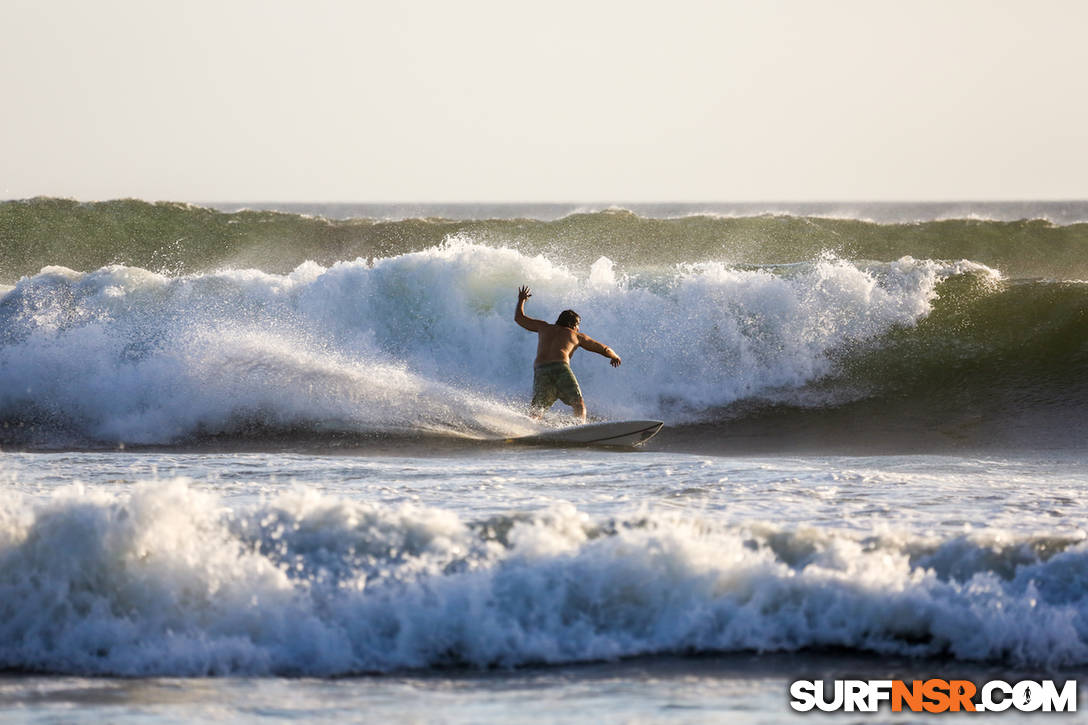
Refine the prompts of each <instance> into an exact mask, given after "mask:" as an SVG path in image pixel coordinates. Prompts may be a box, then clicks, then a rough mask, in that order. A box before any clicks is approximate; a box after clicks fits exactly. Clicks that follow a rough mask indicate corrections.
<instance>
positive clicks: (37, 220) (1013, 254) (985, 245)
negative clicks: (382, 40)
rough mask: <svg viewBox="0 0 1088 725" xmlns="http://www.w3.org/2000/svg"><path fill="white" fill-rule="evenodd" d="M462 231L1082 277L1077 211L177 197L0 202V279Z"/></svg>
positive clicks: (286, 266) (622, 246)
mask: <svg viewBox="0 0 1088 725" xmlns="http://www.w3.org/2000/svg"><path fill="white" fill-rule="evenodd" d="M458 235H460V236H464V237H468V238H472V239H474V240H476V241H478V242H481V243H485V244H488V245H492V246H508V247H512V248H516V249H518V250H520V251H522V252H523V253H525V254H530V255H535V254H546V255H547V256H549V257H550V258H552V259H554V260H556V261H562V262H563V263H564V264H566V265H568V266H571V267H582V268H588V266H589V265H591V264H592V263H593V262H594V261H596V260H597V259H598V258H599V257H600V256H602V255H603V256H607V257H608V258H610V259H612V260H613V261H615V262H616V263H617V264H620V265H622V266H623V267H625V268H627V269H633V268H636V267H639V266H647V265H649V266H653V265H661V264H676V263H692V262H705V261H724V262H727V263H731V264H755V265H765V264H781V263H790V262H796V261H801V260H809V259H813V258H815V257H816V256H818V255H819V254H821V253H823V252H831V253H833V254H835V255H836V256H839V257H842V258H845V259H857V260H875V261H884V262H890V261H893V260H896V259H899V258H900V257H902V256H904V255H909V256H912V257H915V258H917V259H970V260H973V261H975V262H979V263H981V264H985V265H987V266H989V267H993V268H995V269H1000V270H1001V271H1002V272H1003V273H1004V274H1005V275H1006V276H1008V277H1010V278H1024V277H1027V278H1039V277H1041V278H1056V279H1085V278H1088V224H1085V223H1072V224H1067V225H1056V224H1054V223H1052V222H1050V221H1045V220H1042V219H1035V220H1021V221H987V220H975V219H948V220H937V221H922V222H913V223H895V224H877V223H873V222H869V221H862V220H858V219H836V218H821V217H809V216H791V215H757V216H741V217H721V216H715V215H706V214H703V215H699V214H696V215H693V216H684V217H679V218H666V219H661V218H652V217H644V216H639V215H637V214H634V213H632V212H629V211H625V210H623V209H609V210H604V211H595V212H590V213H574V214H571V215H569V216H565V217H562V218H560V219H554V220H537V219H470V220H455V219H439V218H429V219H402V220H384V219H376V218H353V219H325V218H321V217H313V216H304V215H298V214H290V213H282V212H274V211H245V210H244V211H237V212H234V213H225V212H221V211H215V210H213V209H208V208H202V207H198V206H193V205H189V204H179V203H165V202H160V203H149V202H144V201H139V200H131V199H129V200H118V201H106V202H93V203H81V202H76V201H72V200H66V199H52V198H38V199H30V200H26V201H7V202H0V284H13V283H14V282H15V280H17V279H18V278H19V277H21V276H24V275H32V274H36V273H37V272H38V271H39V270H40V269H41V268H43V267H45V266H49V265H63V266H65V267H69V268H72V269H75V270H78V271H83V272H87V271H92V270H95V269H98V268H100V267H103V266H106V265H110V264H123V265H125V266H130V267H141V268H144V269H149V270H153V271H156V272H165V273H168V274H180V273H192V272H201V271H208V270H212V269H218V268H223V267H232V268H239V269H259V270H261V271H264V272H272V273H277V274H286V273H289V272H290V271H291V270H293V269H294V268H295V267H297V266H298V265H299V264H302V263H303V262H306V261H314V262H317V263H318V264H321V265H323V266H330V265H332V264H334V263H335V262H337V261H341V260H345V259H354V258H356V257H361V258H363V259H366V260H373V259H376V258H384V257H390V256H396V255H400V254H404V253H408V252H418V251H422V250H425V249H429V248H431V247H433V246H435V245H437V244H439V243H441V241H442V240H443V239H445V238H447V237H449V236H458Z"/></svg>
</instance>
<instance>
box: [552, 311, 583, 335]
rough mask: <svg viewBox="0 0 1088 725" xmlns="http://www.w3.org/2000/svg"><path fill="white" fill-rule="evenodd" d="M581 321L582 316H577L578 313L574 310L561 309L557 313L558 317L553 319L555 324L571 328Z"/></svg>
mask: <svg viewBox="0 0 1088 725" xmlns="http://www.w3.org/2000/svg"><path fill="white" fill-rule="evenodd" d="M581 321H582V318H581V317H579V316H578V313H577V312H575V311H574V310H563V311H562V312H560V313H559V319H558V320H556V321H555V324H557V325H560V326H562V327H569V328H570V329H572V330H573V329H574V328H575V327H577V326H578V323H579V322H581Z"/></svg>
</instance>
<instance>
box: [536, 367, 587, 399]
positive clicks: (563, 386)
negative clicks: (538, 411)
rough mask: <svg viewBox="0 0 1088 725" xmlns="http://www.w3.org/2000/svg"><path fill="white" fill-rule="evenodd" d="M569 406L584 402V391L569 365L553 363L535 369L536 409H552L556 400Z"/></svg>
mask: <svg viewBox="0 0 1088 725" xmlns="http://www.w3.org/2000/svg"><path fill="white" fill-rule="evenodd" d="M556 398H558V399H559V400H562V401H563V402H564V403H566V404H567V405H575V404H577V403H580V402H582V389H581V388H580V387H578V378H576V377H574V371H573V370H571V369H570V364H569V363H564V362H551V363H544V364H542V365H537V366H536V367H534V368H533V402H532V406H533V407H534V408H550V407H552V403H554V402H555V399H556Z"/></svg>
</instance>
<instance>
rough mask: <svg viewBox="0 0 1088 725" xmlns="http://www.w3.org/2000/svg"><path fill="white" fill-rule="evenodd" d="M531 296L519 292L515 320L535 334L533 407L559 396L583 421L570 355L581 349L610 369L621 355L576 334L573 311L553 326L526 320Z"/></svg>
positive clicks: (548, 404)
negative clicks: (605, 361)
mask: <svg viewBox="0 0 1088 725" xmlns="http://www.w3.org/2000/svg"><path fill="white" fill-rule="evenodd" d="M532 296H533V294H532V292H530V291H529V288H528V287H524V286H523V287H521V288H520V289H518V304H517V307H516V308H515V310H514V321H515V322H517V323H518V324H519V325H521V326H522V327H524V328H525V329H526V330H529V331H530V332H535V333H536V334H537V346H536V361H535V362H534V363H533V367H534V377H533V408H534V409H536V410H539V411H541V412H542V409H544V408H548V407H551V405H552V403H554V402H555V400H556V397H558V398H560V399H561V400H563V402H565V403H567V404H568V405H570V406H571V409H572V410H573V412H574V414H575V415H576V416H578V417H580V418H581V419H582V420H585V417H586V406H585V402H584V401H583V400H582V391H581V389H580V388H579V387H578V381H577V380H576V379H575V378H574V374H573V373H572V372H570V370H569V364H570V356H571V355H573V354H574V351H575V350H577V349H578V348H580V347H582V348H585V349H586V350H589V351H590V352H595V353H597V354H599V355H604V356H605V357H607V358H609V359H610V360H611V361H612V367H619V365H620V362H621V361H620V356H619V355H617V354H616V353H615V352H614V351H613V350H612V348H610V347H608V346H607V345H602V344H601V343H599V342H597V341H596V340H594V339H593V338H592V337H590V336H589V335H585V334H583V333H581V332H578V326H579V324H580V322H581V320H580V318H579V317H578V315H577V314H576V313H575V312H574V311H573V310H565V311H564V312H563V313H562V314H561V315H560V316H559V319H558V320H556V324H554V325H553V324H550V323H547V322H544V320H536V319H533V318H532V317H528V316H527V315H526V314H525V300H527V299H529V298H530V297H532ZM552 366H568V367H567V368H566V370H562V369H559V370H552V369H550V368H551V367H552ZM568 378H569V379H568Z"/></svg>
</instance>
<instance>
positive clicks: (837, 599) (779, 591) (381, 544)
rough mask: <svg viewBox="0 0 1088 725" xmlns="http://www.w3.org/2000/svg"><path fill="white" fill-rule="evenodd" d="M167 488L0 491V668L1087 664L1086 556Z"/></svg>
mask: <svg viewBox="0 0 1088 725" xmlns="http://www.w3.org/2000/svg"><path fill="white" fill-rule="evenodd" d="M224 504H225V501H224V500H222V499H219V498H217V497H216V496H214V495H211V494H207V493H200V492H197V491H195V490H194V489H192V488H190V487H189V486H188V485H187V483H186V482H185V481H184V480H175V481H173V482H168V481H159V482H156V483H154V484H146V485H142V486H138V487H136V488H135V489H134V490H133V491H132V492H131V493H126V494H118V493H107V492H104V491H103V490H101V489H99V490H85V489H83V488H82V487H79V486H72V487H69V488H68V489H65V490H63V491H61V492H59V493H58V494H57V495H55V496H54V497H53V498H52V499H50V500H46V501H41V500H37V501H36V500H33V499H31V498H28V497H24V496H21V495H19V494H16V493H12V492H5V493H2V494H0V608H2V612H3V616H2V617H0V665H2V666H5V667H14V668H21V669H40V670H46V671H52V672H69V673H82V674H91V673H113V674H131V675H135V674H161V675H202V674H225V673H250V674H265V673H282V674H311V675H329V674H339V673H349V672H360V671H388V670H393V669H398V668H405V667H409V668H417V667H418V668H429V667H434V666H443V665H451V664H454V665H469V666H475V667H485V666H494V665H498V666H515V665H520V664H527V663H535V662H552V663H561V662H579V661H586V660H594V659H600V658H616V657H623V656H629V655H640V654H653V653H668V652H708V651H738V650H758V651H795V650H800V649H806V648H820V647H841V648H845V649H848V650H854V651H859V652H877V653H898V654H904V655H939V656H945V657H951V658H956V659H961V660H977V661H987V662H996V663H1001V664H1004V665H1024V664H1027V665H1046V666H1058V665H1072V664H1084V663H1086V662H1088V629H1086V627H1085V624H1084V622H1085V617H1086V615H1088V598H1086V595H1088V590H1086V589H1085V585H1084V581H1085V576H1084V572H1085V570H1086V568H1088V548H1086V547H1085V545H1084V544H1083V543H1081V544H1075V543H1074V544H1070V543H1069V542H1066V543H1065V544H1064V545H1063V546H1064V549H1063V548H1062V547H1059V549H1058V553H1053V552H1051V553H1052V554H1053V555H1051V556H1049V558H1047V556H1046V555H1043V554H1041V553H1038V552H1040V551H1042V549H1040V548H1038V547H1036V548H1034V549H1033V548H1032V546H1031V542H1030V541H1024V542H1020V543H1019V544H1018V543H1017V542H1015V541H1004V542H995V541H993V540H988V539H987V538H986V537H984V536H978V537H975V538H970V537H966V536H960V537H957V538H953V539H948V540H944V541H934V540H931V539H926V538H918V537H914V536H907V535H903V536H900V537H884V538H877V539H873V538H871V537H870V538H864V539H862V538H857V537H856V536H854V535H850V534H848V533H846V532H836V531H834V530H826V529H825V530H815V529H803V528H802V529H792V530H791V529H781V528H777V527H775V526H771V525H754V524H753V525H749V526H736V525H721V524H715V523H714V522H713V521H710V520H704V519H700V518H697V517H694V516H679V515H675V514H659V513H653V512H652V511H650V512H648V513H646V514H645V515H642V516H639V517H636V518H634V519H631V520H629V521H622V520H621V521H595V520H593V519H591V518H590V517H588V516H587V515H585V514H584V513H582V512H580V511H579V510H577V509H575V508H574V507H573V506H570V505H563V504H558V505H556V506H554V507H552V508H551V509H549V510H545V511H542V512H538V513H536V514H534V515H531V516H520V517H513V518H502V517H499V518H496V519H490V520H488V521H484V522H472V521H467V520H464V519H461V518H459V517H457V516H456V515H454V514H452V513H450V512H446V511H440V510H435V509H429V508H423V507H411V506H388V505H377V504H368V503H361V502H353V501H347V500H343V499H339V498H335V497H330V496H322V495H320V494H317V493H315V492H313V491H307V490H301V489H300V490H296V491H294V492H291V493H287V494H284V495H281V496H279V497H278V498H276V499H272V500H267V501H265V502H263V503H261V504H257V505H253V506H251V507H248V508H241V509H230V508H227V507H226V506H225V505H224Z"/></svg>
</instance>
